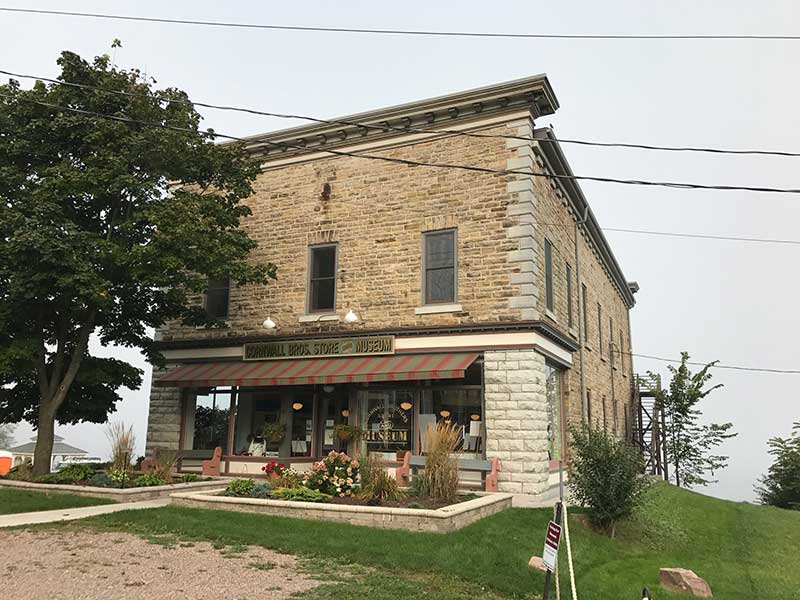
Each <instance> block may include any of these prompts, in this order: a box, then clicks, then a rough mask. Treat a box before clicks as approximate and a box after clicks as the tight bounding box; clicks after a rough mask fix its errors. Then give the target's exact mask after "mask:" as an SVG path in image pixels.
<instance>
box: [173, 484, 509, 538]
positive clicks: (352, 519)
mask: <svg viewBox="0 0 800 600" xmlns="http://www.w3.org/2000/svg"><path fill="white" fill-rule="evenodd" d="M222 491H223V490H222V489H216V490H205V491H202V492H184V493H174V494H171V495H170V498H171V500H172V504H174V505H177V506H186V507H191V508H209V509H215V510H233V511H238V512H251V513H259V514H265V515H273V516H279V517H290V518H295V519H311V520H317V521H335V522H339V523H349V524H351V525H364V526H367V527H377V528H380V529H406V530H408V531H430V532H433V533H449V532H451V531H456V530H457V529H461V528H462V527H466V526H467V525H469V524H470V523H474V522H475V521H477V520H478V519H482V518H483V517H488V516H489V515H493V514H495V513H498V512H500V511H503V510H505V509H507V508H511V500H512V495H511V494H481V496H480V497H479V498H475V499H474V500H467V501H466V502H460V503H458V504H453V505H451V506H445V507H443V508H439V509H437V510H424V509H414V508H388V507H383V506H353V505H349V504H326V503H323V502H321V503H316V502H288V501H285V500H261V499H257V498H231V497H227V496H220V495H218V494H219V493H221V492H222Z"/></svg>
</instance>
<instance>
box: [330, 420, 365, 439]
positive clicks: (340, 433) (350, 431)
mask: <svg viewBox="0 0 800 600" xmlns="http://www.w3.org/2000/svg"><path fill="white" fill-rule="evenodd" d="M333 433H334V434H335V435H336V437H337V438H338V439H340V440H341V441H343V442H349V441H350V440H357V439H358V438H359V436H360V435H361V430H360V429H359V428H358V427H356V426H355V425H348V424H347V423H339V424H338V425H336V426H335V427H334V428H333Z"/></svg>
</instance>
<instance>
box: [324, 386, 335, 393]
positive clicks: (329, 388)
mask: <svg viewBox="0 0 800 600" xmlns="http://www.w3.org/2000/svg"><path fill="white" fill-rule="evenodd" d="M335 389H336V386H333V385H329V384H326V385H323V386H322V391H323V392H325V393H326V394H330V393H331V392H332V391H333V390H335Z"/></svg>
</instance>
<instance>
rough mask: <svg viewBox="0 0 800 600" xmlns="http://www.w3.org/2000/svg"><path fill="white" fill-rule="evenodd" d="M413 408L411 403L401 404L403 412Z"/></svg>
mask: <svg viewBox="0 0 800 600" xmlns="http://www.w3.org/2000/svg"><path fill="white" fill-rule="evenodd" d="M411 407H412V404H411V402H401V403H400V408H402V409H403V410H411Z"/></svg>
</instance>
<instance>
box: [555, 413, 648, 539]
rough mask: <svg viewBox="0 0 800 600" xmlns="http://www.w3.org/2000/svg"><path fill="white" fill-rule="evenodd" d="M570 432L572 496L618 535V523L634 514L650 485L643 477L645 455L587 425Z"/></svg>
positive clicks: (598, 522) (594, 519)
mask: <svg viewBox="0 0 800 600" xmlns="http://www.w3.org/2000/svg"><path fill="white" fill-rule="evenodd" d="M570 433H571V434H572V445H571V449H572V458H571V460H570V463H569V486H570V491H571V493H572V497H573V498H574V499H575V500H576V501H577V502H578V503H579V504H581V506H585V507H587V508H588V511H587V515H588V517H589V521H590V522H591V523H592V524H593V525H595V526H596V527H600V528H602V529H605V530H606V531H608V532H609V533H610V535H611V537H614V532H615V529H616V523H617V522H618V521H619V520H620V519H624V518H626V517H629V516H630V515H631V514H633V511H634V510H635V509H636V507H637V506H638V504H639V503H640V502H641V500H642V495H643V493H644V491H645V490H646V489H647V486H648V485H649V482H648V480H647V479H646V478H645V477H644V476H642V472H643V470H644V463H643V461H642V455H641V453H640V452H639V451H638V450H637V449H636V448H634V447H633V446H631V445H630V444H628V443H627V442H625V441H623V440H619V439H617V438H616V437H614V436H612V435H609V434H608V433H607V432H606V431H604V430H602V429H599V428H593V427H589V426H588V425H586V424H583V425H582V426H581V427H572V428H570Z"/></svg>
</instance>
